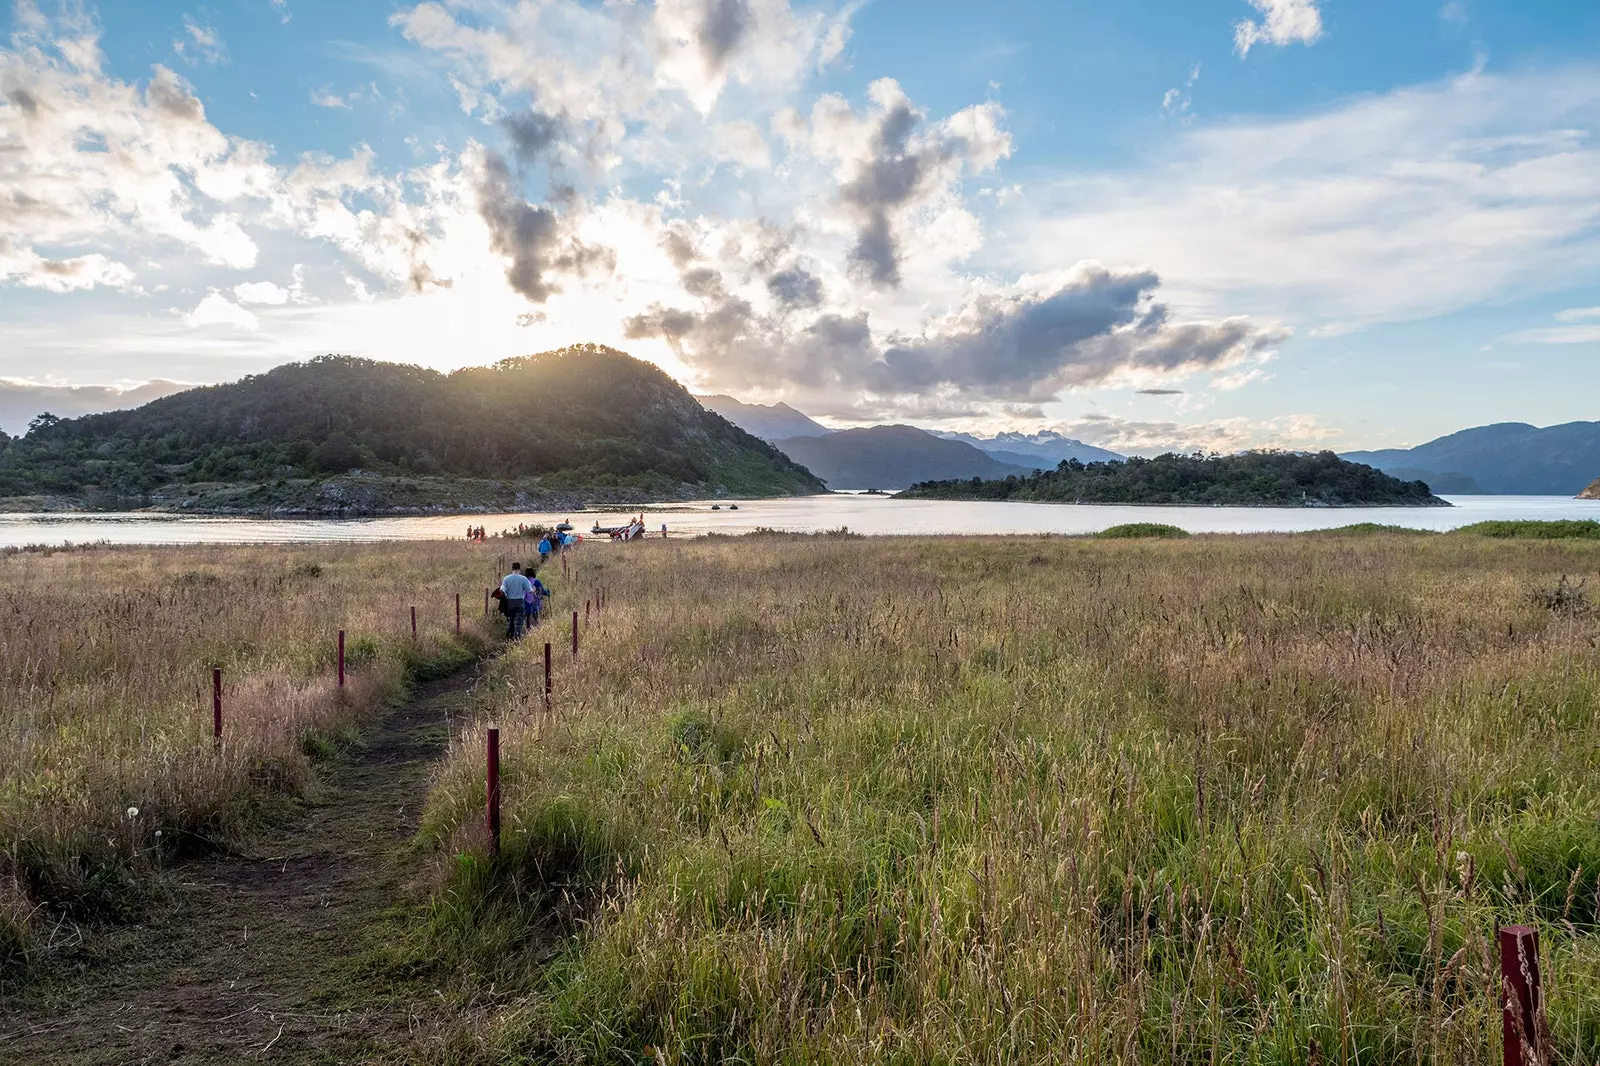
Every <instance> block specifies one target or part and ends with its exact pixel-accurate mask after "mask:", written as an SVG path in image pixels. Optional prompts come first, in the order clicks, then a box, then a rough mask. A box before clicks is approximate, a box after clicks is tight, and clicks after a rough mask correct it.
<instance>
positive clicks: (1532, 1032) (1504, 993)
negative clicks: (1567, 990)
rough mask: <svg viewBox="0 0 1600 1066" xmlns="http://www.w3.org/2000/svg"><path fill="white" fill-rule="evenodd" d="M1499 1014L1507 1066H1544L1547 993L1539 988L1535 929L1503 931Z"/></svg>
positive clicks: (1516, 927)
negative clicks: (1545, 996) (1545, 997)
mask: <svg viewBox="0 0 1600 1066" xmlns="http://www.w3.org/2000/svg"><path fill="white" fill-rule="evenodd" d="M1500 1011H1501V1020H1502V1022H1503V1025H1502V1036H1503V1037H1504V1040H1505V1066H1544V1064H1545V1061H1546V1060H1545V1052H1546V1050H1547V1049H1546V1048H1545V1046H1544V1039H1543V1038H1544V1032H1545V1019H1544V992H1543V990H1542V989H1541V988H1540V987H1539V933H1538V931H1537V930H1535V929H1534V928H1533V927H1532V926H1527V925H1508V926H1505V927H1504V928H1502V929H1501V930H1500Z"/></svg>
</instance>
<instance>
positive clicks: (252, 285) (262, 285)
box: [233, 281, 290, 306]
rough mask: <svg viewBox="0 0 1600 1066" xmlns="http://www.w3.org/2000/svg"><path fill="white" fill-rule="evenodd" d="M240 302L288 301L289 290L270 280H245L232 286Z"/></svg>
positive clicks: (274, 304) (275, 303)
mask: <svg viewBox="0 0 1600 1066" xmlns="http://www.w3.org/2000/svg"><path fill="white" fill-rule="evenodd" d="M233 294H234V296H236V297H238V298H239V302H240V303H247V304H269V305H273V306H276V305H279V304H286V303H288V302H289V295H290V294H289V290H288V289H285V288H283V287H281V286H279V285H275V284H273V283H272V282H270V281H247V282H245V283H244V284H243V285H235V286H234V287H233Z"/></svg>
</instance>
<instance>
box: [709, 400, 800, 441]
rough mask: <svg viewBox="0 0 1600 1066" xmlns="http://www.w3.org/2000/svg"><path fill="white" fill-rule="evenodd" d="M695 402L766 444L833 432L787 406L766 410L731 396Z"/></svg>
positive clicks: (767, 408)
mask: <svg viewBox="0 0 1600 1066" xmlns="http://www.w3.org/2000/svg"><path fill="white" fill-rule="evenodd" d="M695 399H697V400H699V401H700V403H701V405H702V406H704V407H705V408H706V410H708V411H715V412H716V413H717V414H719V415H721V416H722V417H723V418H726V419H727V420H728V421H729V422H732V423H733V424H734V425H736V426H738V427H739V428H740V429H742V430H744V431H745V432H746V433H749V434H750V435H752V436H755V437H760V438H761V439H762V440H765V441H775V440H784V439H786V438H788V437H822V436H826V435H827V434H828V433H831V432H832V430H830V429H828V427H827V426H824V425H821V424H820V423H817V422H813V421H812V420H811V419H810V418H809V417H807V416H806V415H803V414H801V413H800V412H799V411H796V410H795V409H794V408H793V407H790V406H789V405H788V404H786V403H775V404H773V405H771V406H770V407H767V406H763V405H762V404H759V403H741V402H740V401H738V400H735V399H734V398H733V397H732V396H697V397H695Z"/></svg>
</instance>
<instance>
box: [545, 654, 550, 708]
mask: <svg viewBox="0 0 1600 1066" xmlns="http://www.w3.org/2000/svg"><path fill="white" fill-rule="evenodd" d="M544 709H545V710H547V711H548V710H549V709H550V642H549V641H548V640H547V641H545V642H544Z"/></svg>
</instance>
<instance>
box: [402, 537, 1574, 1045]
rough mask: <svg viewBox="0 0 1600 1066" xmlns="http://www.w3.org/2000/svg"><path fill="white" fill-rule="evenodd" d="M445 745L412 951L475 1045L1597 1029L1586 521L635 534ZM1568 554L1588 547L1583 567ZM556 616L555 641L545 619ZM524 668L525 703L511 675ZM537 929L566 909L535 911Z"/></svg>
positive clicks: (1489, 1034)
mask: <svg viewBox="0 0 1600 1066" xmlns="http://www.w3.org/2000/svg"><path fill="white" fill-rule="evenodd" d="M596 557H597V558H599V559H601V560H602V561H603V566H602V567H601V569H600V570H599V571H598V572H597V573H595V574H593V575H591V576H590V577H589V578H587V579H586V580H592V581H594V582H598V583H604V584H607V585H609V586H610V588H611V590H612V592H611V595H612V606H611V607H610V608H609V609H608V610H607V612H606V613H605V614H604V615H603V616H601V617H600V618H599V619H597V620H596V622H595V624H594V625H593V626H591V627H590V630H589V632H588V635H587V637H586V651H585V655H584V657H583V659H582V660H581V662H580V663H579V664H578V665H577V666H575V667H574V666H572V665H571V664H569V663H567V662H566V661H565V660H564V659H563V660H560V665H559V667H558V670H559V673H558V677H557V694H556V709H555V713H553V714H550V715H546V714H544V713H543V712H542V710H541V709H540V701H539V699H538V698H537V693H538V691H539V689H540V687H541V685H542V681H541V677H540V673H541V663H540V661H539V649H538V648H536V647H534V646H523V647H520V648H518V649H515V650H514V651H513V652H512V653H511V654H510V655H509V656H507V657H506V658H505V659H503V660H502V661H501V662H500V664H499V666H498V668H497V671H496V674H495V676H494V684H493V685H492V686H491V687H490V688H489V692H490V696H489V697H488V698H489V699H491V700H492V701H493V702H492V703H491V704H490V705H489V706H488V707H487V708H486V709H488V710H489V711H491V712H492V714H493V716H494V717H496V718H497V719H498V724H499V726H500V728H501V730H502V734H503V740H502V743H503V746H504V749H505V752H506V766H505V771H504V780H505V792H506V814H505V820H506V835H505V849H504V852H503V854H502V856H501V858H500V859H499V860H498V861H497V862H494V863H489V862H485V861H484V860H483V830H482V828H481V826H482V821H481V817H482V815H481V811H482V802H483V791H484V788H483V770H482V744H483V738H482V734H481V731H478V732H474V733H471V734H468V735H466V736H464V737H463V738H462V740H461V742H460V744H459V746H458V747H457V748H456V750H455V752H454V754H453V756H452V758H451V759H450V761H449V762H448V763H447V764H446V765H444V766H443V767H442V768H441V771H440V774H439V777H438V780H437V783H436V787H435V789H434V792H433V796H432V801H431V805H430V809H429V812H428V816H427V819H426V822H425V830H424V831H425V834H426V835H427V836H428V837H429V838H430V839H431V840H433V841H434V842H436V844H437V845H438V847H439V848H440V849H441V852H442V854H443V856H445V857H446V858H447V860H448V861H445V862H442V863H441V878H442V881H441V884H440V887H439V890H438V893H437V895H436V897H435V901H434V904H433V912H432V914H433V920H432V923H431V926H430V935H429V939H428V942H427V944H426V945H425V946H424V950H426V951H427V952H429V953H430V954H432V955H434V956H440V955H441V954H442V955H443V957H445V958H447V959H448V962H449V964H450V965H452V966H458V967H460V968H461V969H463V970H464V971H465V972H466V973H467V975H468V980H469V981H475V982H480V983H481V984H480V985H479V987H480V988H487V987H488V986H489V985H490V984H491V983H492V984H493V989H494V995H495V1001H496V1002H497V1003H498V1004H499V1007H498V1009H497V1010H496V1011H495V1012H494V1014H493V1018H492V1021H491V1022H489V1023H487V1024H485V1025H484V1026H482V1027H481V1029H480V1032H479V1036H478V1038H477V1039H478V1041H479V1044H478V1050H479V1052H480V1053H481V1054H482V1055H483V1056H484V1057H486V1058H492V1059H494V1060H496V1061H500V1060H515V1061H524V1060H526V1061H540V1062H547V1061H548V1062H574V1063H576V1062H584V1063H602V1062H603V1063H609V1062H637V1063H647V1062H659V1063H688V1062H704V1063H711V1062H719V1061H739V1062H750V1063H777V1062H783V1063H810V1062H816V1063H820V1062H840V1063H842V1062H852V1063H858V1062H873V1063H924V1062H927V1063H1000V1062H1008V1063H1027V1062H1051V1063H1055V1062H1062V1063H1084V1064H1101V1063H1110V1062H1130V1063H1131V1062H1147V1063H1156V1062H1184V1063H1200V1062H1206V1063H1235V1062H1238V1063H1304V1064H1310V1063H1333V1062H1339V1063H1358V1062H1359V1063H1371V1064H1381V1063H1449V1064H1488V1063H1491V1062H1493V1063H1498V1062H1499V1055H1500V1051H1499V1030H1500V1013H1499V1008H1498V1005H1497V996H1498V987H1499V978H1498V963H1497V959H1496V957H1495V947H1494V944H1493V940H1492V937H1493V933H1494V929H1495V927H1496V926H1497V925H1498V924H1501V923H1505V922H1510V921H1526V922H1529V923H1531V924H1533V925H1535V926H1536V927H1538V929H1539V930H1540V933H1541V936H1542V944H1543V949H1544V952H1545V955H1546V959H1545V965H1546V974H1547V975H1548V986H1547V987H1548V990H1549V996H1550V1020H1551V1025H1552V1030H1553V1035H1554V1041H1555V1058H1554V1061H1556V1062H1561V1063H1593V1062H1596V1061H1600V940H1597V939H1596V904H1597V900H1596V887H1597V886H1596V876H1595V875H1596V872H1597V870H1600V821H1597V818H1600V775H1597V771H1600V744H1597V741H1600V728H1597V723H1596V712H1597V710H1600V689H1597V685H1600V653H1597V651H1596V644H1597V641H1600V620H1597V618H1596V616H1595V615H1594V614H1593V613H1590V612H1586V611H1583V610H1565V611H1552V610H1550V609H1548V608H1547V607H1544V606H1541V605H1540V604H1539V603H1538V602H1536V598H1535V595H1534V594H1535V591H1536V590H1537V589H1539V588H1546V589H1548V588H1549V587H1551V586H1554V585H1555V584H1556V583H1557V579H1558V578H1559V577H1560V576H1561V575H1563V574H1568V575H1572V576H1573V577H1575V578H1576V577H1580V576H1584V575H1594V574H1595V573H1596V571H1597V570H1600V546H1596V545H1591V544H1581V543H1527V542H1494V541H1486V540H1482V539H1479V538H1474V537H1466V536H1443V537H1433V538H1409V537H1398V536H1387V535H1379V536H1360V537H1357V536H1349V537H1329V536H1318V537H1249V538H1192V539H1187V540H1178V541H1170V542H1160V543H1156V542H1148V541H1145V542H1115V541H1094V540H1072V541H1063V540H1011V541H998V540H990V541H979V540H958V539H941V540H910V539H904V540H900V539H896V540H877V541H862V540H817V539H802V538H749V539H744V540H739V541H726V542H719V541H712V540H704V541H696V542H666V543H662V542H649V543H646V544H640V545H632V546H627V547H619V548H615V549H610V548H608V549H605V550H603V551H600V552H597V555H596ZM1592 584H1593V583H1592ZM558 648H559V645H558ZM530 697H532V698H530ZM552 944H553V945H554V947H552V946H551V945H552Z"/></svg>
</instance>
